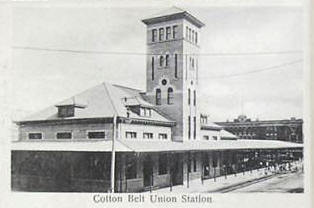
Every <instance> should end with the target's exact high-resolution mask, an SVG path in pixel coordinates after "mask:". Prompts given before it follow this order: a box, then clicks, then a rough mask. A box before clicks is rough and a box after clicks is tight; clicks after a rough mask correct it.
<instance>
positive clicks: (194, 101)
mask: <svg viewBox="0 0 314 208" xmlns="http://www.w3.org/2000/svg"><path fill="white" fill-rule="evenodd" d="M193 105H194V106H195V105H196V91H195V90H194V91H193Z"/></svg>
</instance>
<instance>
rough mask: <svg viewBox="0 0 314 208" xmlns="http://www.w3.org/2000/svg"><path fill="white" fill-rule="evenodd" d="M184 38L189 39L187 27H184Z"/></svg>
mask: <svg viewBox="0 0 314 208" xmlns="http://www.w3.org/2000/svg"><path fill="white" fill-rule="evenodd" d="M185 38H186V39H187V40H188V39H189V27H186V28H185Z"/></svg>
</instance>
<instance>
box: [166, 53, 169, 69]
mask: <svg viewBox="0 0 314 208" xmlns="http://www.w3.org/2000/svg"><path fill="white" fill-rule="evenodd" d="M168 66H169V54H167V55H166V67H168Z"/></svg>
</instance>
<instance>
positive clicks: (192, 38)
mask: <svg viewBox="0 0 314 208" xmlns="http://www.w3.org/2000/svg"><path fill="white" fill-rule="evenodd" d="M194 33H195V32H194V30H192V42H193V43H194Z"/></svg>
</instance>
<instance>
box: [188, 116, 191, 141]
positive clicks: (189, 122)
mask: <svg viewBox="0 0 314 208" xmlns="http://www.w3.org/2000/svg"><path fill="white" fill-rule="evenodd" d="M188 125H189V126H188V136H189V139H191V116H189V117H188Z"/></svg>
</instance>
